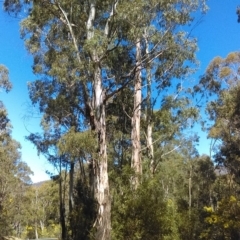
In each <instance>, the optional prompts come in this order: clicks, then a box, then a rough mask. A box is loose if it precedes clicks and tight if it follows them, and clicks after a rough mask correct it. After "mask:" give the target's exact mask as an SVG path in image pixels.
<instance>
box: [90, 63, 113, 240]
mask: <svg viewBox="0 0 240 240" xmlns="http://www.w3.org/2000/svg"><path fill="white" fill-rule="evenodd" d="M104 98H105V96H104V91H103V88H102V76H101V68H100V66H99V64H96V66H95V75H94V109H95V111H94V112H95V126H96V131H97V136H98V159H97V160H94V167H95V174H94V178H95V197H96V199H97V201H98V215H97V219H96V221H95V227H96V229H97V231H96V235H95V238H96V239H97V240H109V239H110V231H111V201H110V195H109V182H108V161H107V144H106V123H105V122H106V117H105V102H104Z"/></svg>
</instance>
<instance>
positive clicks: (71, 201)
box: [69, 162, 74, 216]
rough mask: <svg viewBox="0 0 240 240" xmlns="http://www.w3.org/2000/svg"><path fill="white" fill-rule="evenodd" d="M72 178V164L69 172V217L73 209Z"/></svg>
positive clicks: (72, 163)
mask: <svg viewBox="0 0 240 240" xmlns="http://www.w3.org/2000/svg"><path fill="white" fill-rule="evenodd" d="M73 176H74V162H71V163H70V171H69V215H70V216H71V214H72V210H73V207H74V201H73Z"/></svg>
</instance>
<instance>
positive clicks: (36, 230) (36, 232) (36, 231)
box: [35, 220, 38, 239]
mask: <svg viewBox="0 0 240 240" xmlns="http://www.w3.org/2000/svg"><path fill="white" fill-rule="evenodd" d="M37 227H38V224H37V221H36V220H35V239H38V229H37Z"/></svg>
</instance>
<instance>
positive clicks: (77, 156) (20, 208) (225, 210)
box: [0, 0, 240, 240]
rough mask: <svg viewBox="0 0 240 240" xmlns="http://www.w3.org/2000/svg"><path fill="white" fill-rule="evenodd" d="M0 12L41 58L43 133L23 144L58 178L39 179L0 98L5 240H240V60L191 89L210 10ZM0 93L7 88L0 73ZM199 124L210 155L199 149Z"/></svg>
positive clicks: (97, 5)
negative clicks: (200, 31)
mask: <svg viewBox="0 0 240 240" xmlns="http://www.w3.org/2000/svg"><path fill="white" fill-rule="evenodd" d="M3 6H4V10H5V11H6V14H7V13H10V14H14V15H16V16H19V17H21V19H22V21H21V29H20V30H21V36H22V38H23V40H24V41H25V45H26V48H27V50H28V52H29V53H30V54H31V55H32V56H33V66H32V70H33V72H34V74H35V75H36V80H35V81H32V82H30V83H29V84H28V90H29V98H30V100H31V103H32V105H33V106H34V107H35V108H36V109H37V110H38V111H39V112H40V115H41V122H40V126H41V131H39V132H34V133H30V134H29V135H28V136H26V138H27V140H28V141H30V142H31V143H33V145H34V146H35V147H36V149H37V151H38V153H39V154H42V155H44V156H45V157H46V159H47V160H48V161H49V162H50V163H51V164H52V165H53V166H54V167H55V169H57V172H58V174H57V175H51V180H50V181H46V182H43V183H42V184H39V185H34V184H32V183H31V181H30V175H31V170H30V169H29V167H28V166H27V164H26V163H24V162H23V161H21V154H20V144H19V143H17V142H16V141H15V140H14V139H13V138H12V136H11V126H10V120H9V119H8V116H7V110H6V109H5V107H4V105H3V103H2V102H1V105H0V144H1V145H0V236H1V235H2V236H10V235H12V236H16V237H19V238H36V239H37V238H40V237H55V238H59V239H62V240H68V239H69V240H70V239H72V240H80V239H89V240H91V239H96V240H110V239H113V240H137V239H142V240H147V239H150V240H155V239H156V240H157V239H159V240H188V239H189V240H198V239H199V240H200V239H206V240H209V239H212V240H225V239H226V240H227V239H232V240H238V239H240V217H239V213H240V195H239V194H240V188H239V186H240V185H239V184H240V178H239V176H240V167H239V166H240V165H239V161H240V148H239V138H240V137H239V132H240V110H239V109H240V103H239V102H238V101H239V99H240V83H239V73H240V71H239V69H240V68H239V67H240V52H232V53H229V54H228V55H227V56H225V58H221V57H216V58H214V59H213V60H212V61H211V62H210V63H209V66H208V68H207V70H206V72H205V73H204V74H203V75H202V76H199V78H198V81H196V82H193V81H192V80H191V76H192V74H194V73H195V71H196V69H197V67H198V59H197V58H196V51H197V49H198V44H197V39H196V38H195V37H194V36H193V34H192V29H193V28H194V27H196V22H197V21H198V18H199V16H201V15H202V14H207V5H206V2H205V0H171V1H169V0H162V1H160V0H148V1H147V0H135V1H129V0H81V1H76V0H41V1H40V0H39V1H38V0H36V1H30V0H29V1H25V0H24V1H23V0H5V1H4V3H3ZM233 14H234V13H233ZM236 21H237V16H236ZM0 86H1V87H2V88H3V89H5V90H6V91H9V90H11V87H12V85H11V83H10V81H9V79H8V70H7V66H3V65H0ZM204 110H205V111H206V115H205V116H204V119H202V118H201V114H200V112H201V111H204ZM200 123H201V124H202V128H203V129H205V131H207V133H208V136H209V138H210V139H211V146H209V148H211V149H212V150H213V151H212V152H213V153H214V154H213V155H211V156H207V155H199V153H198V151H197V148H196V146H197V144H198V139H199V136H198V133H195V132H194V126H195V125H196V124H200Z"/></svg>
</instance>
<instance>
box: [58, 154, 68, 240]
mask: <svg viewBox="0 0 240 240" xmlns="http://www.w3.org/2000/svg"><path fill="white" fill-rule="evenodd" d="M59 171H60V174H59V179H58V180H59V198H60V204H59V211H60V224H61V230H62V234H61V239H62V240H65V239H66V236H67V231H66V223H65V207H64V196H63V192H62V158H61V157H60V170H59Z"/></svg>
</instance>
